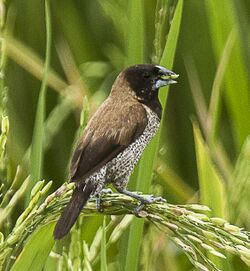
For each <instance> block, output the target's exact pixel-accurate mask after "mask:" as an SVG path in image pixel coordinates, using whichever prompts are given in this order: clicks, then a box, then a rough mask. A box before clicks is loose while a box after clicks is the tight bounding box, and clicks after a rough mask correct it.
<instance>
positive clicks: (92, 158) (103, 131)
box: [71, 95, 147, 183]
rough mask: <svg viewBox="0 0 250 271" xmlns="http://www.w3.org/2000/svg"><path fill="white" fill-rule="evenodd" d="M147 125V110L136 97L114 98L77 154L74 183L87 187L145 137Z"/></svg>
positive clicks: (87, 131) (90, 127) (102, 109)
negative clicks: (97, 173)
mask: <svg viewBox="0 0 250 271" xmlns="http://www.w3.org/2000/svg"><path fill="white" fill-rule="evenodd" d="M146 125H147V117H146V112H145V109H144V108H143V106H142V105H141V104H140V103H138V101H136V100H135V99H134V98H133V96H132V95H126V98H123V97H120V96H119V98H118V97H117V96H116V95H111V96H110V97H109V98H108V99H107V100H106V101H105V102H104V103H103V104H102V105H101V107H100V108H99V109H98V110H97V111H96V113H95V114H94V115H93V117H92V118H91V120H90V121H89V124H88V126H87V127H86V129H85V131H84V134H83V136H82V138H81V140H80V142H79V144H78V146H77V148H76V150H75V152H74V155H73V159H72V164H71V180H72V181H75V182H81V183H84V179H86V178H87V177H88V176H90V175H91V173H93V172H95V171H96V170H98V169H99V168H101V166H103V165H104V164H105V163H107V162H108V161H110V160H111V159H112V158H114V157H115V156H117V155H118V154H119V153H120V152H121V151H123V150H124V149H125V148H126V147H127V146H128V145H129V144H131V142H133V141H134V140H135V139H136V138H137V137H138V136H139V135H141V134H142V132H143V130H144V129H145V127H146Z"/></svg>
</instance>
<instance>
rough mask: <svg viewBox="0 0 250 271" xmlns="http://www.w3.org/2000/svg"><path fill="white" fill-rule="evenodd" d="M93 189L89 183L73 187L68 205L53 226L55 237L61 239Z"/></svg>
mask: <svg viewBox="0 0 250 271" xmlns="http://www.w3.org/2000/svg"><path fill="white" fill-rule="evenodd" d="M93 189H94V187H93V186H92V185H90V184H88V185H86V186H85V187H84V188H82V187H76V188H75V190H74V192H73V194H72V197H71V199H70V201H69V203H68V205H67V206H66V208H65V210H64V211H63V213H62V215H61V217H60V218H59V220H58V222H57V224H56V226H55V229H54V238H55V239H61V238H62V237H64V236H65V235H66V234H67V233H68V232H69V231H70V229H71V228H72V227H73V225H74V224H75V222H76V220H77V218H78V216H79V214H80V212H81V210H82V208H83V206H84V205H85V204H86V203H87V201H88V199H89V197H90V194H91V193H92V192H93Z"/></svg>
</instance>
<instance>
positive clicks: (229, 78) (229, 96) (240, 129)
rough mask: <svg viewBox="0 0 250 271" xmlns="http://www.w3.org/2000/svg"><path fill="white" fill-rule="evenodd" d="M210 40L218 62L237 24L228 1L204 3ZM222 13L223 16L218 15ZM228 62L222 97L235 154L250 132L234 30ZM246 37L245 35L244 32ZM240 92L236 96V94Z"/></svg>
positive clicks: (241, 62) (245, 87)
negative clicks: (225, 106) (231, 131)
mask: <svg viewBox="0 0 250 271" xmlns="http://www.w3.org/2000/svg"><path fill="white" fill-rule="evenodd" d="M205 4H206V11H207V18H208V23H209V26H210V33H211V36H213V39H211V41H212V43H213V47H214V52H215V56H216V58H217V59H218V60H219V59H220V56H221V54H222V52H223V49H224V47H225V42H226V40H227V37H228V34H229V33H230V31H231V29H233V28H235V25H237V23H238V22H237V21H236V20H235V16H233V10H232V6H231V3H230V1H227V0H221V1H205ZM221 14H224V16H221ZM236 34H237V36H236V42H235V45H234V46H233V50H232V54H231V58H230V61H229V63H228V66H227V70H226V74H225V91H223V96H224V97H225V101H226V104H227V107H228V111H229V114H230V116H229V117H230V118H231V125H232V128H233V129H232V130H233V136H234V141H235V145H236V150H237V151H238V150H239V149H240V147H241V145H242V144H243V142H244V141H245V138H246V137H247V135H248V134H249V131H250V119H249V117H248V116H249V115H250V106H249V80H248V77H247V74H246V69H245V65H244V60H243V57H242V48H241V45H240V43H239V38H238V33H237V31H236ZM246 34H247V33H246ZM239 93H240V95H239Z"/></svg>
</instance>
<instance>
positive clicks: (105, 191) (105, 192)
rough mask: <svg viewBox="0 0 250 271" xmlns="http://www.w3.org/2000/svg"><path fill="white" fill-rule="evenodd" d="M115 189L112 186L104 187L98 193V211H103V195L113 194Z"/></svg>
mask: <svg viewBox="0 0 250 271" xmlns="http://www.w3.org/2000/svg"><path fill="white" fill-rule="evenodd" d="M112 193H113V191H112V190H111V189H110V188H104V189H102V190H101V191H100V192H99V193H98V194H96V209H97V210H98V212H102V211H103V208H102V195H106V194H112Z"/></svg>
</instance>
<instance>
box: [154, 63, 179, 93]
mask: <svg viewBox="0 0 250 271" xmlns="http://www.w3.org/2000/svg"><path fill="white" fill-rule="evenodd" d="M156 67H157V68H158V69H159V78H158V79H156V83H155V84H156V88H157V89H158V88H160V87H163V86H166V85H170V84H175V83H177V81H175V80H174V79H176V78H178V77H179V74H176V73H174V72H172V71H170V70H168V69H166V68H164V67H162V66H156Z"/></svg>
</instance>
